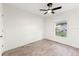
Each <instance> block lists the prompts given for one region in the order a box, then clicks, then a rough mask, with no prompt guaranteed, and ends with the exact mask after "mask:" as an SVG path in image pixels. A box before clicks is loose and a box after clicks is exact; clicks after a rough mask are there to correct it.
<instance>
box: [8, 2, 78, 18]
mask: <svg viewBox="0 0 79 59" xmlns="http://www.w3.org/2000/svg"><path fill="white" fill-rule="evenodd" d="M7 4H8V5H12V6H15V7H17V8H21V9H23V10H26V11H28V12H30V13H32V14H35V15H39V16H42V17H46V16H50V15H53V14H46V15H43V13H44V12H42V11H40V9H47V8H48V7H47V3H7ZM57 6H62V9H59V10H56V11H55V14H59V13H61V12H65V11H68V10H70V9H73V8H76V7H79V4H78V3H54V4H53V6H52V8H54V7H57Z"/></svg>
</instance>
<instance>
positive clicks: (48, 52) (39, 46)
mask: <svg viewBox="0 0 79 59" xmlns="http://www.w3.org/2000/svg"><path fill="white" fill-rule="evenodd" d="M78 55H79V49H77V48H74V47H71V46H68V45H64V44H61V43H57V42H55V41H51V40H47V39H44V40H39V41H37V42H33V43H31V44H27V45H24V46H22V47H18V48H15V49H12V50H9V51H6V52H4V53H3V56H78Z"/></svg>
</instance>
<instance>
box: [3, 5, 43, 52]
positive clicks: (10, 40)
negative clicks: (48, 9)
mask: <svg viewBox="0 0 79 59" xmlns="http://www.w3.org/2000/svg"><path fill="white" fill-rule="evenodd" d="M3 14H4V16H3V22H4V24H3V25H4V43H5V46H4V51H6V50H9V49H13V48H16V47H19V46H22V45H26V44H28V43H31V42H34V41H37V40H41V39H43V28H44V27H43V22H44V21H43V18H41V17H39V16H37V15H34V14H31V13H29V12H27V11H24V10H21V9H19V8H16V7H13V6H10V5H7V4H3Z"/></svg>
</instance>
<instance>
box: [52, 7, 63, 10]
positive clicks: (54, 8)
mask: <svg viewBox="0 0 79 59" xmlns="http://www.w3.org/2000/svg"><path fill="white" fill-rule="evenodd" d="M61 8H62V7H61V6H60V7H56V8H53V9H52V10H57V9H61Z"/></svg>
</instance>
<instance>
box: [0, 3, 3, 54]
mask: <svg viewBox="0 0 79 59" xmlns="http://www.w3.org/2000/svg"><path fill="white" fill-rule="evenodd" d="M2 29H3V22H2V4H1V3H0V36H3V32H2ZM2 45H3V37H0V56H1V54H2V52H3V49H2Z"/></svg>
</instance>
